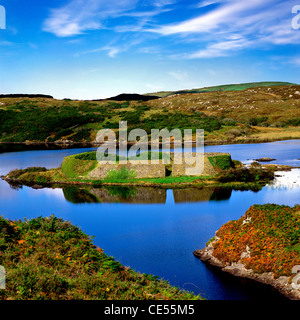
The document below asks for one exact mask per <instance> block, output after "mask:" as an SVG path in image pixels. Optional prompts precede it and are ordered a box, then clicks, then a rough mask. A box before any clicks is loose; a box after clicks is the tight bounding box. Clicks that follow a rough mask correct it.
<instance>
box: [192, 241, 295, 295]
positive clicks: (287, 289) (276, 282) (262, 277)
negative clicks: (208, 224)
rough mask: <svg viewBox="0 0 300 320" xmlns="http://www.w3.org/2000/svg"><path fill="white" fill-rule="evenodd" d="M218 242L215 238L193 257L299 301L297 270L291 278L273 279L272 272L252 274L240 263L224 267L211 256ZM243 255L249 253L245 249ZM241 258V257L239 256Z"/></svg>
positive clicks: (251, 271)
mask: <svg viewBox="0 0 300 320" xmlns="http://www.w3.org/2000/svg"><path fill="white" fill-rule="evenodd" d="M218 240H219V238H218V237H215V239H214V241H212V242H211V243H210V244H208V245H207V246H206V247H205V248H204V249H200V250H196V251H194V256H195V257H197V258H199V259H200V260H201V261H203V262H205V263H209V264H210V265H213V266H215V267H218V268H221V270H222V271H224V272H228V273H230V274H231V275H233V276H236V277H241V278H247V279H251V280H255V281H258V282H261V283H264V284H267V285H271V286H272V287H273V288H275V289H276V290H278V291H279V292H280V293H281V294H283V295H285V296H286V297H288V298H289V299H291V300H300V285H299V284H298V277H299V273H296V272H297V271H298V270H297V271H296V272H295V273H294V274H293V275H292V276H291V277H287V276H281V277H279V278H277V279H275V278H274V274H273V273H272V272H264V273H261V274H258V273H255V272H253V270H252V269H247V268H245V266H244V264H243V263H241V262H237V263H236V262H235V263H231V264H228V265H225V264H224V263H222V262H221V261H220V260H218V259H217V258H216V257H215V256H214V255H213V252H214V243H216V242H217V241H218ZM243 254H244V255H249V254H250V252H249V250H247V249H246V251H245V252H244V253H243ZM243 254H242V255H243ZM241 258H243V257H242V256H241Z"/></svg>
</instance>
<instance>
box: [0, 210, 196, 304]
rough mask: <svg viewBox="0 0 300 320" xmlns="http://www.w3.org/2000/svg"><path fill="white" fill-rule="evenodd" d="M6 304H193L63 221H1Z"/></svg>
mask: <svg viewBox="0 0 300 320" xmlns="http://www.w3.org/2000/svg"><path fill="white" fill-rule="evenodd" d="M0 248H1V250H0V265H2V266H4V267H5V270H6V290H0V300H53V299H55V300H192V299H195V300H196V299H197V300H198V299H201V298H200V297H199V296H196V295H194V294H192V293H189V292H186V291H181V290H179V289H178V288H175V287H172V286H171V285H170V284H169V283H167V282H166V281H163V280H159V279H158V277H156V276H153V275H149V274H141V273H137V272H135V271H133V270H132V269H131V268H130V267H125V266H122V265H121V264H120V263H119V262H118V261H116V260H115V259H114V258H112V257H109V256H107V255H106V254H105V253H104V252H103V250H102V249H100V248H99V247H95V246H94V244H93V242H92V238H91V237H89V236H88V235H86V234H85V233H84V232H82V231H81V230H80V229H79V228H78V227H76V226H74V225H72V224H71V223H70V222H68V221H63V220H62V219H59V218H57V217H54V216H51V217H48V218H42V217H39V218H35V219H31V220H25V221H20V220H19V221H10V220H7V219H4V218H3V217H0Z"/></svg>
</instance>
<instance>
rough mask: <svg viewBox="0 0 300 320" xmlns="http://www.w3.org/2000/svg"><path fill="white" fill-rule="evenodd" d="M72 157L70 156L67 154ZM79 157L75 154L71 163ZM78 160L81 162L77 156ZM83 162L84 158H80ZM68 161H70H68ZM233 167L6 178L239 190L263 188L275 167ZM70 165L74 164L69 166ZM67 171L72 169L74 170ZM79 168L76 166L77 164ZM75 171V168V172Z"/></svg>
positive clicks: (25, 172)
mask: <svg viewBox="0 0 300 320" xmlns="http://www.w3.org/2000/svg"><path fill="white" fill-rule="evenodd" d="M68 158H69V157H68ZM73 160H76V159H75V158H74V156H72V159H71V162H72V161H73ZM76 161H79V160H78V159H77V160H76ZM91 161H92V162H93V161H94V160H86V161H84V162H87V163H89V162H91ZM81 162H82V161H81ZM66 163H68V162H66ZM227 164H228V163H227V161H225V162H224V163H223V161H222V159H221V160H220V161H219V162H218V165H221V166H224V165H227ZM232 165H233V167H231V168H229V169H227V170H222V169H220V168H219V171H218V174H217V175H215V176H180V177H173V176H172V175H171V176H168V177H164V178H142V179H137V178H135V172H133V170H128V169H126V168H125V169H124V170H118V171H115V170H112V171H110V173H109V174H108V177H106V178H105V179H103V180H91V179H89V178H88V173H89V171H86V172H84V176H79V174H78V173H79V172H80V173H83V172H82V168H84V167H85V166H78V168H79V171H76V169H74V166H73V167H72V172H71V173H72V175H71V177H70V176H67V175H66V174H65V173H64V172H63V171H62V170H61V168H56V169H49V170H46V169H45V168H43V167H42V168H39V167H32V168H27V169H16V170H12V171H11V172H9V173H8V174H7V175H6V177H5V178H4V179H6V180H7V181H8V182H11V183H19V184H24V185H29V186H32V185H40V186H46V187H49V186H54V187H55V186H60V185H68V184H69V185H82V184H85V185H91V186H105V185H120V186H129V187H130V186H153V187H161V188H184V187H205V186H216V187H219V186H222V187H229V188H233V189H237V190H257V191H258V190H260V189H261V188H262V187H263V186H265V185H266V184H267V183H268V182H270V181H272V180H273V179H274V172H275V171H276V168H277V167H276V166H273V167H270V168H269V169H262V168H261V166H258V167H256V166H251V167H250V168H244V167H242V165H241V163H240V162H239V161H236V160H233V161H232ZM70 168H71V167H70ZM70 168H69V169H68V170H71V169H70ZM75 168H76V166H75ZM74 170H75V171H74Z"/></svg>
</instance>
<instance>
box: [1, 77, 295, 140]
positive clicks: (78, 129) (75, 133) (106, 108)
mask: <svg viewBox="0 0 300 320" xmlns="http://www.w3.org/2000/svg"><path fill="white" fill-rule="evenodd" d="M299 106H300V86H299V85H292V84H288V83H256V84H252V85H251V84H246V85H243V84H241V85H230V86H222V87H214V88H204V89H199V90H193V91H189V90H187V91H184V92H179V93H176V94H174V93H173V94H171V95H168V96H165V97H163V98H161V99H155V100H150V101H146V102H144V101H123V102H122V101H119V102H116V101H108V100H104V101H72V100H70V99H64V100H55V99H49V98H42V97H40V98H1V99H0V118H1V120H2V121H1V123H0V142H7V143H8V142H40V143H41V142H42V143H45V142H47V143H54V142H55V143H72V142H80V143H88V142H92V141H95V137H96V134H97V132H98V130H100V129H103V128H112V129H113V130H115V132H116V136H117V138H118V128H119V121H121V120H122V121H127V122H128V129H129V130H131V129H133V128H142V129H144V130H146V132H147V133H148V134H150V133H151V129H154V128H156V129H163V128H168V129H169V130H171V129H174V128H179V129H181V130H184V129H186V128H189V129H196V128H197V129H204V130H205V139H206V143H207V144H213V143H246V142H262V141H274V140H283V139H296V138H300V130H299V125H300V112H299Z"/></svg>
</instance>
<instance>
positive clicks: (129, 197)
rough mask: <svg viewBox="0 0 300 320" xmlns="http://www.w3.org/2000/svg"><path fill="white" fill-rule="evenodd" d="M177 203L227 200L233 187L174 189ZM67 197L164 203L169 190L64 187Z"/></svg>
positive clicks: (83, 200) (110, 201)
mask: <svg viewBox="0 0 300 320" xmlns="http://www.w3.org/2000/svg"><path fill="white" fill-rule="evenodd" d="M170 194H171V195H172V196H173V201H174V202H175V203H184V202H201V201H211V200H226V199H229V198H230V196H231V189H222V188H213V187H208V188H202V189H200V188H185V189H173V190H172V193H170V192H168V196H170ZM64 195H65V198H66V199H67V200H68V201H70V202H73V203H84V202H85V203H87V202H97V203H115V202H120V203H132V204H134V203H136V204H155V203H156V204H163V203H166V200H167V190H166V189H160V188H148V187H139V188H132V187H130V188H129V187H101V188H76V187H75V188H74V187H69V188H64Z"/></svg>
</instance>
